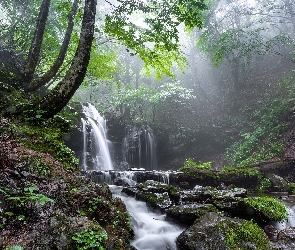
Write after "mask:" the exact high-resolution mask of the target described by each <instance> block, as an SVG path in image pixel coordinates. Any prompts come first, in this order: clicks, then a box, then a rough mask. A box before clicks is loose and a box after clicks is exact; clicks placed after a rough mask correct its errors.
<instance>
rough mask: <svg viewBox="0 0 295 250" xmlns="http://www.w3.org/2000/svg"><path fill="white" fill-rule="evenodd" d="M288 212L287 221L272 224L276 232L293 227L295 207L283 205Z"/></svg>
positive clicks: (294, 224) (294, 225)
mask: <svg viewBox="0 0 295 250" xmlns="http://www.w3.org/2000/svg"><path fill="white" fill-rule="evenodd" d="M285 205H286V207H287V211H288V219H287V220H285V221H279V222H274V223H272V224H273V226H274V227H275V228H276V229H278V230H283V229H285V228H287V227H295V205H293V204H292V205H290V204H285Z"/></svg>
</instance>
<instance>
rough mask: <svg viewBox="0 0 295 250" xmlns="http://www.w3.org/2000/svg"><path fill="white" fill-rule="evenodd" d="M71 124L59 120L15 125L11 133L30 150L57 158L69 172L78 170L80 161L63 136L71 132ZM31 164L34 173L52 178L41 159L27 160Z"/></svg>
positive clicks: (12, 126) (12, 125) (11, 128)
mask: <svg viewBox="0 0 295 250" xmlns="http://www.w3.org/2000/svg"><path fill="white" fill-rule="evenodd" d="M69 129H70V124H69V123H68V122H67V121H66V120H64V119H61V118H60V117H59V116H58V117H57V118H53V119H49V120H47V121H43V122H42V124H39V125H34V124H31V123H28V122H27V123H14V124H11V125H10V131H11V132H12V133H13V134H16V135H18V136H17V138H18V141H19V142H21V143H23V145H24V146H25V147H26V148H28V149H33V150H36V151H38V152H41V153H49V154H52V155H53V156H55V157H56V159H58V160H59V161H60V162H61V163H62V164H63V165H64V167H65V169H67V170H69V171H74V170H77V169H78V165H79V161H78V159H77V158H76V156H75V154H74V152H73V151H72V150H71V149H70V148H68V147H67V146H66V145H65V143H64V139H63V136H64V135H65V134H66V133H68V132H69ZM27 160H28V161H29V162H30V163H32V164H30V170H31V171H32V172H39V173H40V174H42V175H47V176H50V175H52V173H51V172H50V170H49V169H48V165H49V164H47V163H44V162H43V161H42V159H41V158H40V157H37V158H36V159H32V157H29V158H28V159H27ZM51 164H53V163H51Z"/></svg>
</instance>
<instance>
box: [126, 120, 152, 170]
mask: <svg viewBox="0 0 295 250" xmlns="http://www.w3.org/2000/svg"><path fill="white" fill-rule="evenodd" d="M122 152H123V162H124V164H125V165H126V163H127V165H128V166H129V167H130V168H134V167H136V168H137V167H140V168H145V169H146V170H156V169H157V160H156V159H157V158H156V143H155V138H154V135H153V131H152V129H151V128H150V127H149V126H141V127H139V128H138V127H136V126H131V125H130V126H127V128H126V136H125V137H124V140H123V145H122Z"/></svg>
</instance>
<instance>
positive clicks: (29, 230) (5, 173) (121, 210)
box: [0, 117, 134, 250]
mask: <svg viewBox="0 0 295 250" xmlns="http://www.w3.org/2000/svg"><path fill="white" fill-rule="evenodd" d="M69 128H70V126H69V124H68V122H67V121H66V120H64V119H62V118H61V117H55V118H53V119H49V120H41V119H39V120H38V119H35V120H33V121H32V120H27V121H21V122H19V121H17V120H14V121H13V120H12V119H8V118H3V117H2V118H0V171H1V175H0V200H1V202H0V227H1V231H0V249H42V250H45V249H102V250H103V249H134V248H133V247H132V246H131V245H130V242H129V240H130V239H131V238H132V237H133V235H134V232H133V230H132V228H131V226H130V215H129V214H128V212H127V210H126V207H125V204H124V203H123V202H122V201H121V200H120V199H112V194H111V192H110V190H109V188H108V186H107V185H102V186H101V185H97V184H95V183H93V182H92V181H90V180H88V179H86V178H85V177H83V176H82V175H81V173H80V171H79V169H78V161H77V159H76V158H75V155H74V153H73V152H72V151H71V150H70V149H69V148H67V147H66V145H65V144H64V141H63V136H64V134H66V133H68V131H69ZM17 246H18V247H17Z"/></svg>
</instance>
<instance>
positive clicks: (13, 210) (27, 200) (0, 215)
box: [0, 184, 55, 228]
mask: <svg viewBox="0 0 295 250" xmlns="http://www.w3.org/2000/svg"><path fill="white" fill-rule="evenodd" d="M35 190H36V187H35V185H34V184H31V185H29V186H27V187H25V188H24V190H23V192H14V191H12V190H11V189H9V188H3V187H0V195H1V194H2V196H3V208H1V203H2V202H0V228H3V227H4V226H5V224H6V222H7V220H14V221H24V220H25V219H26V216H25V215H24V214H23V213H24V212H23V208H24V206H32V204H33V203H34V202H38V203H39V204H40V205H45V203H47V202H50V203H55V201H54V200H53V199H51V198H49V197H47V196H46V195H44V194H41V193H35Z"/></svg>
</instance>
